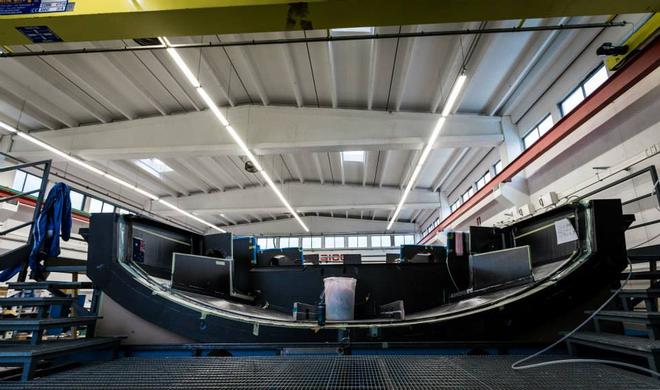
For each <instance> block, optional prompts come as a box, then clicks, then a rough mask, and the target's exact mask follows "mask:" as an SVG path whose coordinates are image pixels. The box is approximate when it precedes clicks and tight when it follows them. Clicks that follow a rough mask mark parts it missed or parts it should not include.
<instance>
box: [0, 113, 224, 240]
mask: <svg viewBox="0 0 660 390" xmlns="http://www.w3.org/2000/svg"><path fill="white" fill-rule="evenodd" d="M0 128H3V129H5V130H7V131H9V132H10V133H14V134H16V135H18V136H19V137H21V138H23V139H25V140H27V141H29V142H31V143H33V144H35V145H37V146H39V147H41V148H43V149H46V150H47V151H49V152H51V153H53V154H56V155H58V156H60V157H62V158H64V159H65V160H67V161H70V162H72V163H74V164H76V165H78V166H80V167H82V168H84V169H86V170H88V171H90V172H92V173H94V174H96V175H98V176H101V177H105V178H106V179H108V180H110V181H113V182H115V183H117V184H119V185H120V186H122V187H126V188H128V189H130V190H132V191H133V192H135V193H138V194H140V195H142V196H146V197H147V198H149V199H151V200H157V201H159V202H160V203H162V204H163V205H165V206H167V207H169V208H171V209H172V210H174V211H177V212H178V213H180V214H182V215H184V216H186V217H188V218H192V219H193V220H195V221H197V222H199V223H201V224H203V225H206V226H208V227H210V228H213V229H215V230H217V231H219V232H221V233H226V231H225V230H223V229H221V228H219V227H217V226H215V225H214V224H212V223H210V222H207V221H205V220H203V219H201V218H199V217H196V216H194V215H192V214H190V213H189V212H187V211H185V210H182V209H180V208H178V207H176V206H174V205H173V204H171V203H169V202H166V201H164V200H162V199H159V198H158V196H157V195H154V194H152V193H150V192H148V191H145V190H143V189H141V188H138V187H137V186H136V185H134V184H131V183H129V182H127V181H125V180H122V179H120V178H118V177H116V176H113V175H111V174H109V173H107V172H103V171H102V170H100V169H98V168H95V167H93V166H92V165H90V164H89V163H87V162H85V161H83V160H81V159H79V158H77V157H74V156H72V155H70V154H68V153H66V152H64V151H62V150H60V149H57V148H56V147H54V146H52V145H50V144H47V143H46V142H44V141H42V140H40V139H37V138H35V137H33V136H31V135H30V134H28V133H24V132H22V131H20V130H18V129H16V128H13V127H11V126H9V125H8V124H6V123H4V122H2V121H0Z"/></svg>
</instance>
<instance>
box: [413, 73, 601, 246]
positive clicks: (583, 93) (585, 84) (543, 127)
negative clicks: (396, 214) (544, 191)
mask: <svg viewBox="0 0 660 390" xmlns="http://www.w3.org/2000/svg"><path fill="white" fill-rule="evenodd" d="M607 78H608V74H607V69H605V66H604V65H601V66H599V67H598V68H596V70H594V71H593V72H592V73H591V74H590V75H589V76H588V77H587V78H586V79H584V80H583V81H582V82H581V83H580V84H579V85H578V86H577V87H576V88H575V89H574V90H573V91H572V92H571V93H570V94H568V96H567V97H566V98H565V99H564V100H562V101H561V102H560V103H559V111H560V113H561V116H562V117H563V116H565V115H566V114H568V113H569V112H571V111H572V110H573V109H574V108H575V107H577V106H578V104H580V103H581V102H582V101H583V100H584V99H585V98H586V97H587V96H589V95H590V94H591V93H592V92H594V91H595V90H596V89H597V88H598V87H600V86H601V85H602V84H603V83H604V82H605V81H606V80H607ZM553 125H554V122H553V120H552V116H551V115H550V114H547V115H546V116H545V117H544V118H543V119H542V120H541V121H540V122H539V123H538V124H537V125H536V126H534V128H533V129H531V130H530V131H529V132H527V134H525V136H524V137H523V144H524V147H525V149H527V148H529V147H530V146H532V145H533V144H534V143H535V142H536V141H538V140H539V139H540V138H541V137H542V136H543V135H544V134H545V133H547V132H548V131H549V130H550V129H551V128H552V126H553ZM502 168H503V165H502V161H498V162H497V163H495V165H493V172H494V174H495V175H497V174H499V173H500V172H501V171H502ZM492 178H493V177H492V176H491V173H490V171H488V172H486V173H485V174H484V175H483V176H481V177H480V178H479V180H477V181H476V183H475V184H476V189H477V191H478V190H480V189H481V188H483V187H484V186H485V185H486V184H487V183H488V182H489V181H491V180H492ZM474 193H475V190H474V187H470V188H469V189H468V190H467V191H465V192H464V193H463V194H461V196H460V197H459V198H458V199H456V201H454V203H452V204H451V205H449V211H450V212H452V213H453V212H454V211H456V210H457V209H458V208H459V207H460V206H461V205H462V204H463V203H465V202H466V201H467V200H468V199H470V197H472V196H473V195H474ZM433 227H434V226H433V224H431V225H429V226H428V227H427V228H426V229H425V230H424V231H423V232H422V235H423V236H426V235H427V234H428V233H430V232H431V230H433Z"/></svg>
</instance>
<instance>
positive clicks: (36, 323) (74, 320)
mask: <svg viewBox="0 0 660 390" xmlns="http://www.w3.org/2000/svg"><path fill="white" fill-rule="evenodd" d="M99 318H101V317H65V318H44V319H9V320H5V319H1V320H0V331H8V330H15V331H23V332H30V331H38V330H43V329H48V328H61V327H65V326H80V325H91V324H93V323H94V322H95V321H96V320H97V319H99Z"/></svg>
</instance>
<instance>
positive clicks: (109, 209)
mask: <svg viewBox="0 0 660 390" xmlns="http://www.w3.org/2000/svg"><path fill="white" fill-rule="evenodd" d="M89 212H90V213H114V212H115V206H113V205H111V204H110V203H106V202H104V201H102V200H98V199H94V198H92V199H91V200H90V202H89Z"/></svg>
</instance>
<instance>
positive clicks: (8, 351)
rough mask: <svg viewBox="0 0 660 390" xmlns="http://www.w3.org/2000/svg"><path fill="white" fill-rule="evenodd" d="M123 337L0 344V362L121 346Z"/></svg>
mask: <svg viewBox="0 0 660 390" xmlns="http://www.w3.org/2000/svg"><path fill="white" fill-rule="evenodd" d="M122 338H123V337H92V338H85V339H75V340H53V341H44V342H42V343H41V344H37V345H33V344H29V343H25V342H24V343H15V342H8V343H4V342H0V362H7V361H8V360H9V359H11V358H18V357H46V356H47V357H52V356H53V355H62V354H65V353H73V352H80V351H81V350H85V349H87V350H88V349H98V348H104V347H111V346H117V345H119V343H120V341H121V340H122Z"/></svg>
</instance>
